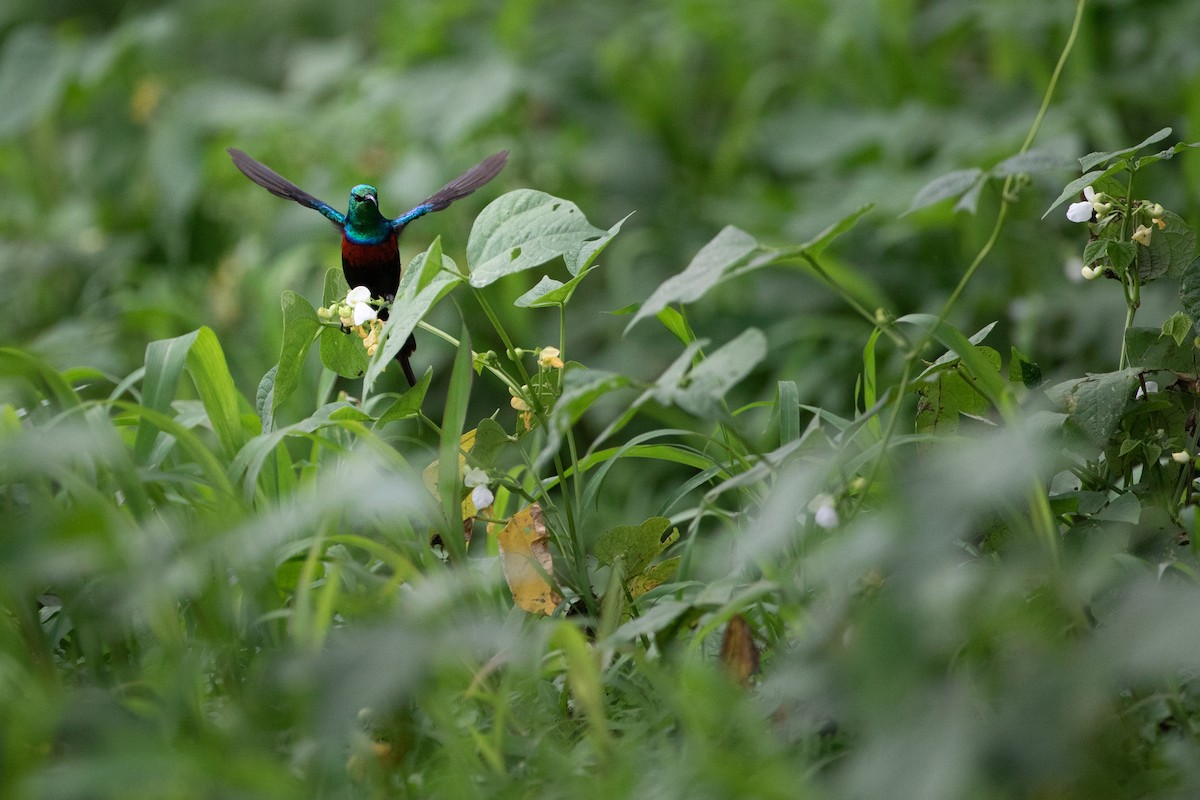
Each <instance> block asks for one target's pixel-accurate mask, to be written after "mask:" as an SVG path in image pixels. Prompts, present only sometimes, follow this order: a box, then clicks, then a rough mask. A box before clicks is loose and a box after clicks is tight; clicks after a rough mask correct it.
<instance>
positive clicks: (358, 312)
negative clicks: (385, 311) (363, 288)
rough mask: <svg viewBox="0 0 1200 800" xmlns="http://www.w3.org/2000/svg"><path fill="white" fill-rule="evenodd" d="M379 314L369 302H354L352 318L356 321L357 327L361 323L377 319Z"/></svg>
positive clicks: (355, 325)
mask: <svg viewBox="0 0 1200 800" xmlns="http://www.w3.org/2000/svg"><path fill="white" fill-rule="evenodd" d="M377 316H378V313H377V312H376V311H375V309H374V308H373V307H371V306H370V305H368V304H367V303H362V302H360V303H355V304H354V315H353V316H352V317H351V320H352V321H353V322H354V327H356V328H357V327H358V326H359V325H362V324H363V323H364V322H367V321H368V320H372V319H375V318H376V317H377Z"/></svg>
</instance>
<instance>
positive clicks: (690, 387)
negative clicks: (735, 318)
mask: <svg viewBox="0 0 1200 800" xmlns="http://www.w3.org/2000/svg"><path fill="white" fill-rule="evenodd" d="M766 356H767V337H766V336H764V335H763V333H762V331H760V330H758V329H757V328H748V329H747V330H745V331H744V332H743V333H742V334H741V335H740V336H738V337H737V338H736V339H733V340H732V341H730V342H728V343H726V344H725V345H724V346H722V347H721V348H720V349H718V350H716V351H714V352H713V353H710V354H709V355H708V356H707V357H706V358H705V359H704V360H703V361H701V362H700V363H699V364H698V365H696V366H695V367H694V368H693V369H691V370H690V371H689V372H688V373H687V374H686V375H684V376H683V377H682V378H680V379H679V380H677V381H675V382H674V383H669V384H667V385H663V386H656V389H655V390H652V391H654V397H655V399H656V400H658V401H659V402H661V403H663V404H664V405H666V404H670V403H674V404H675V405H677V406H679V407H680V408H682V409H683V410H684V411H687V412H688V413H690V414H694V415H696V416H698V417H702V418H710V417H714V416H717V415H719V414H720V411H721V401H722V400H724V399H725V395H726V394H728V392H729V389H730V388H731V387H733V386H734V385H736V384H738V383H739V382H741V380H742V379H743V378H745V377H746V376H747V375H749V374H750V373H751V371H753V370H754V368H755V367H756V366H758V364H759V363H760V362H761V361H762V360H763V359H764V358H766ZM664 377H665V376H664ZM660 380H661V379H660Z"/></svg>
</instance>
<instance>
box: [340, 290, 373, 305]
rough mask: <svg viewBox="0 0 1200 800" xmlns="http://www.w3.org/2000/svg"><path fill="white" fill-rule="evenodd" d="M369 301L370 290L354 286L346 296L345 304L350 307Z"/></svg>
mask: <svg viewBox="0 0 1200 800" xmlns="http://www.w3.org/2000/svg"><path fill="white" fill-rule="evenodd" d="M370 299H371V290H370V289H368V288H367V287H365V286H355V287H354V288H353V289H351V290H350V291H349V292H348V293H347V294H346V302H347V303H349V304H350V305H354V304H355V303H365V302H367V301H368V300H370Z"/></svg>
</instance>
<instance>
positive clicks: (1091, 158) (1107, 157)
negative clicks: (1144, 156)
mask: <svg viewBox="0 0 1200 800" xmlns="http://www.w3.org/2000/svg"><path fill="white" fill-rule="evenodd" d="M1170 135H1171V129H1170V128H1162V129H1161V130H1158V131H1155V132H1154V133H1152V134H1150V135H1149V136H1147V137H1146V138H1145V139H1143V140H1142V141H1141V142H1139V143H1137V144H1135V145H1134V146H1133V147H1126V148H1125V149H1124V150H1113V151H1111V152H1108V153H1088V154H1087V155H1086V156H1084V157H1083V158H1081V159H1079V168H1080V169H1082V170H1084V171H1086V170H1090V169H1091V168H1092V167H1098V166H1100V165H1101V164H1103V163H1105V162H1107V161H1111V160H1112V159H1114V158H1117V157H1118V156H1123V155H1127V154H1129V153H1136V152H1137V151H1138V150H1141V149H1142V148H1143V147H1146V146H1147V145H1152V144H1154V143H1155V142H1161V141H1162V140H1163V139H1165V138H1167V137H1168V136H1170ZM1084 185H1086V184H1084ZM1081 188H1082V187H1081Z"/></svg>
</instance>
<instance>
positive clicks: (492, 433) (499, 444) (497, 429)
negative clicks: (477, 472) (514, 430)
mask: <svg viewBox="0 0 1200 800" xmlns="http://www.w3.org/2000/svg"><path fill="white" fill-rule="evenodd" d="M511 442H512V438H511V437H510V436H509V435H508V432H507V431H505V430H504V428H502V427H501V426H500V423H499V422H496V420H494V419H492V418H491V417H485V418H484V419H481V420H480V421H479V424H478V425H477V426H475V443H474V444H472V445H471V453H470V455H471V459H470V460H471V463H473V464H475V465H476V466H478V467H480V468H482V469H487V468H488V467H490V466H492V465H493V464H495V463H496V459H497V458H498V457H499V455H500V452H501V451H502V450H503V449H504V448H505V447H507V446H508V445H509V444H510V443H511Z"/></svg>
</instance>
